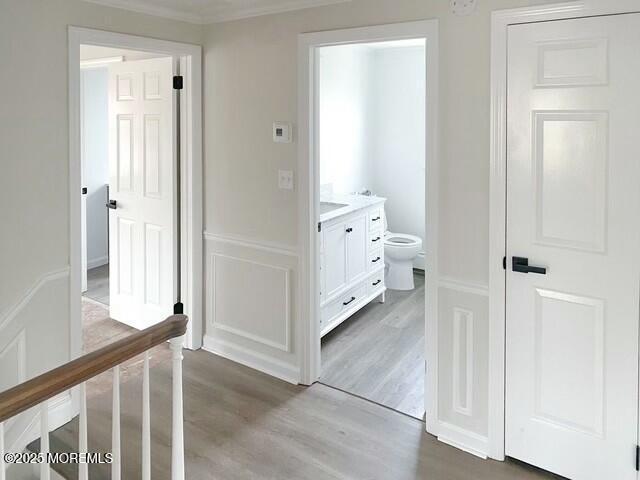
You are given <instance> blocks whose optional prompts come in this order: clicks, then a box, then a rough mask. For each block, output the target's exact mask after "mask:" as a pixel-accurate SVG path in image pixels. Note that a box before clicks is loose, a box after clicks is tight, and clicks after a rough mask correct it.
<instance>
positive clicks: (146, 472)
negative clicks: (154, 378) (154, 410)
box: [142, 350, 151, 480]
mask: <svg viewBox="0 0 640 480" xmlns="http://www.w3.org/2000/svg"><path fill="white" fill-rule="evenodd" d="M142 480H151V406H150V403H149V351H148V350H147V351H146V352H145V354H144V372H143V376H142Z"/></svg>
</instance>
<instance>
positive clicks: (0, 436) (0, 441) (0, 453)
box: [0, 422, 7, 480]
mask: <svg viewBox="0 0 640 480" xmlns="http://www.w3.org/2000/svg"><path fill="white" fill-rule="evenodd" d="M6 479H7V466H6V465H5V463H4V423H3V422H0V480H6Z"/></svg>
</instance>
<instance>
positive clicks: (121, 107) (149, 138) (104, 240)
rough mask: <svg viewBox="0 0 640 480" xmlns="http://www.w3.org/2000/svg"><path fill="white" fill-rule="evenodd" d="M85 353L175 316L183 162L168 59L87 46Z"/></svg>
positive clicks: (83, 102)
mask: <svg viewBox="0 0 640 480" xmlns="http://www.w3.org/2000/svg"><path fill="white" fill-rule="evenodd" d="M80 67H81V72H80V80H81V82H80V90H81V95H80V112H81V122H80V127H81V170H82V179H83V187H82V205H83V209H82V210H83V218H82V219H81V222H82V223H81V225H82V228H81V234H82V249H83V250H82V256H83V272H82V274H83V284H84V288H83V298H82V301H83V307H82V311H83V316H82V317H83V318H82V329H83V340H84V341H83V344H84V349H85V351H92V350H95V349H97V348H100V347H101V346H102V343H103V342H105V341H113V339H114V338H119V337H122V336H125V335H128V334H131V333H132V330H135V329H138V330H140V329H143V328H146V327H149V326H151V325H153V324H155V323H158V322H160V321H162V320H164V319H165V318H166V317H167V316H168V315H170V314H171V313H173V305H174V302H175V298H176V297H175V281H176V279H175V272H176V263H175V262H176V258H175V257H176V256H175V249H176V216H175V209H176V208H175V207H176V189H175V188H174V185H175V179H176V156H175V138H174V132H175V131H176V129H175V121H176V118H175V113H176V112H175V111H174V107H175V105H174V91H173V88H172V78H173V75H174V73H175V68H176V62H175V61H174V59H173V58H172V56H167V55H166V54H161V53H154V52H144V51H136V50H128V49H119V48H109V47H102V46H94V45H81V46H80Z"/></svg>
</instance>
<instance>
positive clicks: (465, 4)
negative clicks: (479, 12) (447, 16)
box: [451, 0, 477, 15]
mask: <svg viewBox="0 0 640 480" xmlns="http://www.w3.org/2000/svg"><path fill="white" fill-rule="evenodd" d="M476 3H477V0H451V11H452V12H453V13H454V14H455V15H470V14H472V13H473V12H474V10H475V9H476Z"/></svg>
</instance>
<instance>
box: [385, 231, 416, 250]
mask: <svg viewBox="0 0 640 480" xmlns="http://www.w3.org/2000/svg"><path fill="white" fill-rule="evenodd" d="M384 243H385V245H390V246H393V247H396V248H411V247H415V246H416V245H418V244H421V243H422V239H421V238H420V237H416V236H415V235H409V234H406V233H392V232H387V233H385V236H384Z"/></svg>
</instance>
